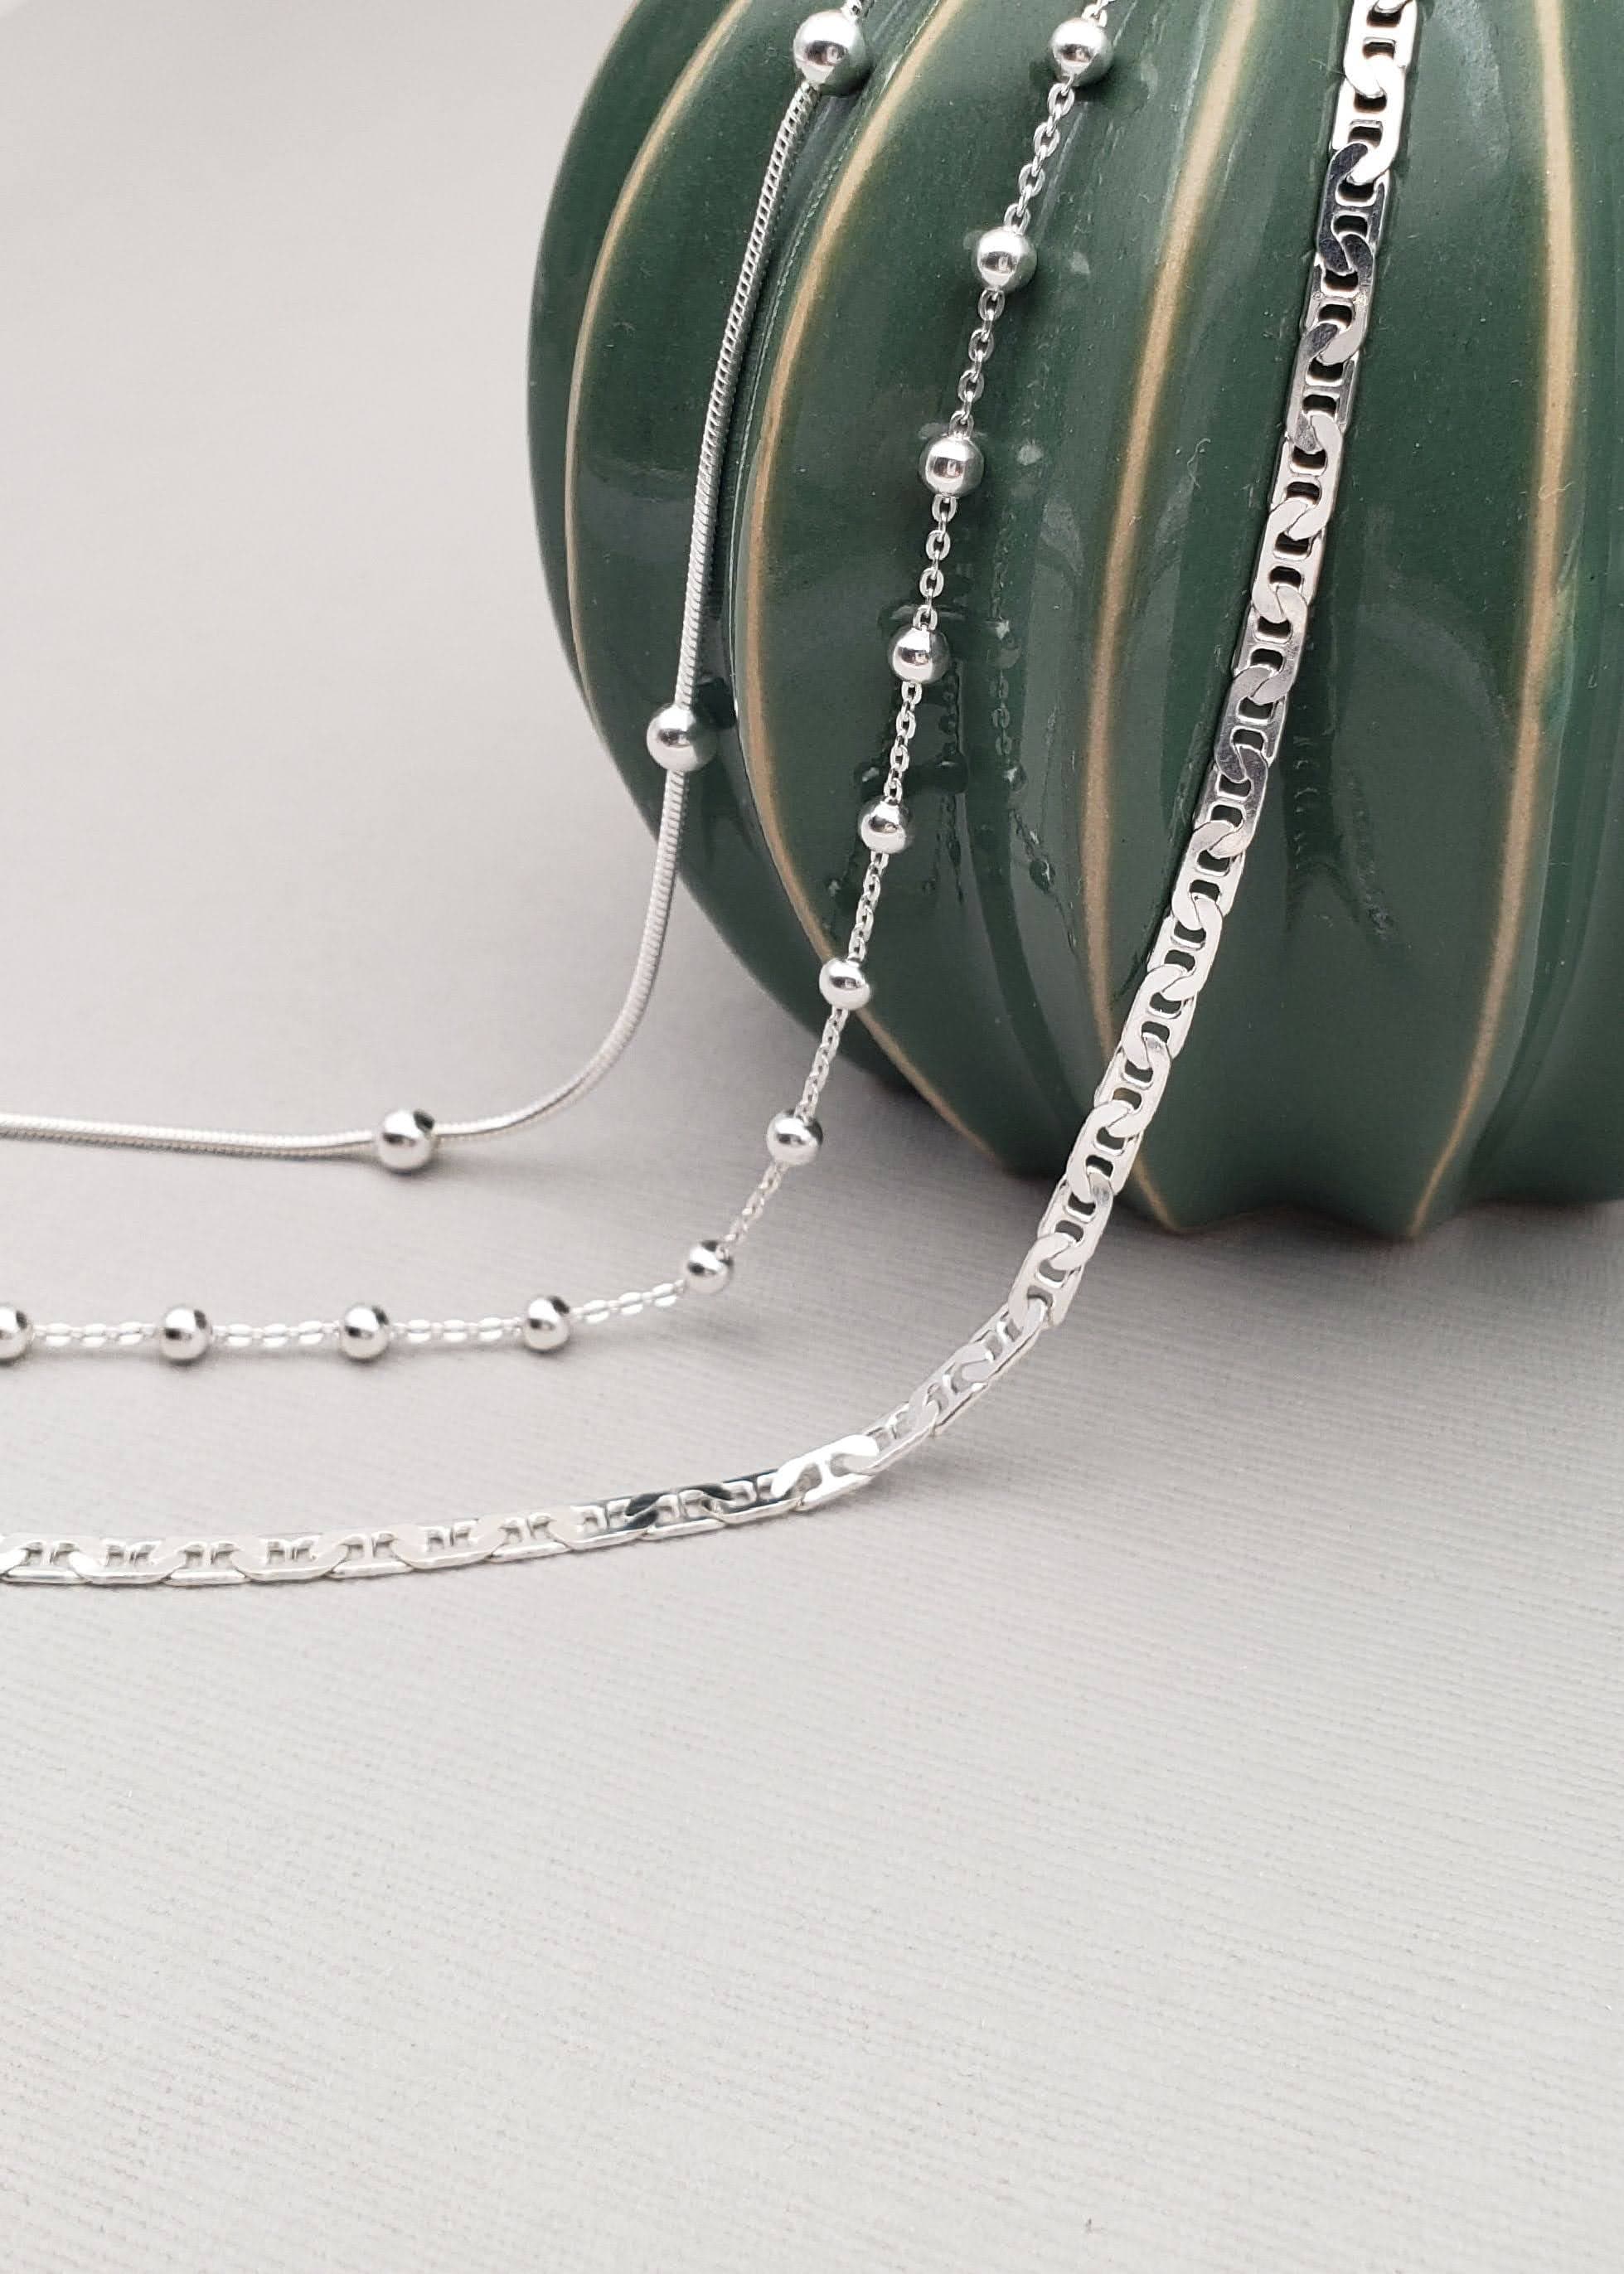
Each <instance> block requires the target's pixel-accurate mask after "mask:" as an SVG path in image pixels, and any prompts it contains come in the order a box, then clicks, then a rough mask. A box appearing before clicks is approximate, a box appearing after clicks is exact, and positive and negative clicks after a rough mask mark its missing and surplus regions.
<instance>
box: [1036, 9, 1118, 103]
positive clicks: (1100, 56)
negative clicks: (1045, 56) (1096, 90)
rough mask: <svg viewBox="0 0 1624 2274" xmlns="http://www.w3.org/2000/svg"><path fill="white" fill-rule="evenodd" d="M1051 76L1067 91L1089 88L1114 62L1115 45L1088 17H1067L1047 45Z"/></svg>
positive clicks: (1106, 32) (1100, 26)
mask: <svg viewBox="0 0 1624 2274" xmlns="http://www.w3.org/2000/svg"><path fill="white" fill-rule="evenodd" d="M1049 54H1050V55H1051V56H1053V57H1054V59H1055V76H1056V79H1064V81H1065V83H1066V85H1067V86H1068V87H1092V86H1093V85H1094V81H1095V80H1096V79H1103V78H1104V77H1105V74H1106V72H1108V71H1109V69H1110V67H1111V65H1112V64H1114V63H1115V62H1116V41H1115V40H1113V39H1112V37H1111V35H1110V34H1109V32H1108V31H1107V30H1106V28H1105V26H1104V25H1103V24H1100V23H1096V22H1095V20H1094V18H1093V17H1092V16H1069V17H1068V18H1067V19H1066V20H1065V22H1064V24H1062V25H1061V26H1059V28H1058V30H1057V31H1056V34H1055V36H1054V38H1053V39H1052V40H1051V41H1049Z"/></svg>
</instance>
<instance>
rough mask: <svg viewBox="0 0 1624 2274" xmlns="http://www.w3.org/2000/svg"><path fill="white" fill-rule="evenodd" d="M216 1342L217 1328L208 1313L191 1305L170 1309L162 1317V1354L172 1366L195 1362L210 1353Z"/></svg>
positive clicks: (161, 1356)
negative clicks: (211, 1323)
mask: <svg viewBox="0 0 1624 2274" xmlns="http://www.w3.org/2000/svg"><path fill="white" fill-rule="evenodd" d="M213 1347H214V1329H213V1328H212V1327H211V1326H210V1325H209V1323H208V1320H207V1316H206V1315H205V1314H204V1313H203V1312H201V1311H194V1310H192V1308H191V1307H190V1306H188V1305H185V1304H182V1305H180V1306H177V1308H176V1309H175V1310H173V1311H166V1312H165V1313H164V1314H163V1316H162V1318H161V1319H160V1320H159V1321H158V1355H159V1357H160V1358H165V1359H168V1360H169V1364H170V1365H171V1366H195V1365H196V1364H197V1362H198V1360H199V1359H200V1358H207V1356H208V1353H209V1352H210V1351H211V1350H212V1349H213Z"/></svg>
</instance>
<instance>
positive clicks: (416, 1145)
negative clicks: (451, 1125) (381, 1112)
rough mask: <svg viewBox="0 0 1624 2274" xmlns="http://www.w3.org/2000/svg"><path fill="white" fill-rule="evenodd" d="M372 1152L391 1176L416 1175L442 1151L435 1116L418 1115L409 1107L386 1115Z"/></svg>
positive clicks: (430, 1114)
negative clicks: (435, 1125)
mask: <svg viewBox="0 0 1624 2274" xmlns="http://www.w3.org/2000/svg"><path fill="white" fill-rule="evenodd" d="M372 1150H373V1152H374V1153H375V1154H376V1155H377V1156H378V1158H379V1159H380V1161H381V1162H382V1163H383V1165H384V1167H385V1168H386V1169H387V1170H388V1171H389V1173H390V1174H391V1176H395V1177H411V1176H415V1175H416V1174H417V1171H418V1170H419V1169H426V1168H427V1167H428V1165H429V1163H430V1162H431V1161H432V1159H433V1157H434V1156H435V1154H436V1153H437V1152H438V1151H439V1150H440V1138H439V1135H438V1133H437V1132H436V1130H435V1127H434V1117H433V1115H432V1113H419V1112H418V1111H417V1109H416V1107H415V1106H410V1105H403V1106H402V1107H401V1108H400V1109H399V1111H397V1112H395V1113H386V1114H385V1116H384V1118H383V1119H382V1120H381V1121H380V1123H379V1125H378V1134H377V1135H376V1136H375V1137H374V1138H373V1140H372Z"/></svg>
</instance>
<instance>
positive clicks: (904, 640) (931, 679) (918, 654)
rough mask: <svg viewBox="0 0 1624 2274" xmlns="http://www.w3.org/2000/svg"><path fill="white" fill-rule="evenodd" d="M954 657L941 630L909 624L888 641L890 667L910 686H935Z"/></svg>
mask: <svg viewBox="0 0 1624 2274" xmlns="http://www.w3.org/2000/svg"><path fill="white" fill-rule="evenodd" d="M952 660H953V659H952V656H951V653H950V652H949V650H948V644H947V642H946V641H945V640H944V638H943V636H942V635H941V633H940V632H931V631H921V629H920V627H919V626H918V625H917V624H910V625H909V626H908V628H907V629H906V631H905V632H898V635H897V636H896V638H895V639H894V640H893V641H892V642H891V669H892V670H893V671H894V672H895V673H896V674H897V676H898V679H900V680H904V681H906V682H907V683H908V684H909V685H910V686H913V687H934V686H935V685H936V681H937V680H938V679H945V678H946V676H947V673H948V667H949V666H950V665H951V662H952Z"/></svg>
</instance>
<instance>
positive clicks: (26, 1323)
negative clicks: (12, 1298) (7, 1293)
mask: <svg viewBox="0 0 1624 2274" xmlns="http://www.w3.org/2000/svg"><path fill="white" fill-rule="evenodd" d="M33 1347H34V1321H33V1320H32V1319H31V1318H30V1317H29V1316H28V1314H27V1312H26V1311H19V1310H18V1309H17V1308H16V1307H15V1306H13V1305H12V1304H10V1303H5V1304H0V1366H15V1365H16V1363H17V1361H18V1359H19V1358H26V1357H27V1355H28V1352H30V1350H32V1348H33Z"/></svg>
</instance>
